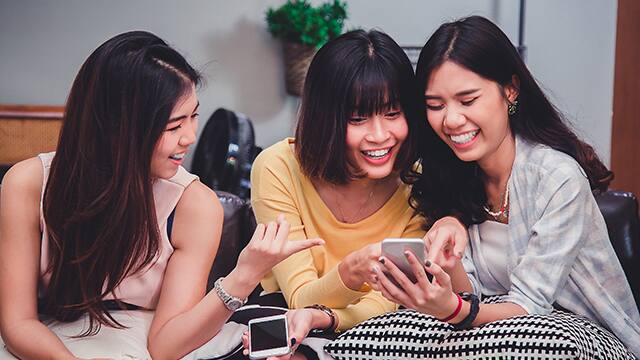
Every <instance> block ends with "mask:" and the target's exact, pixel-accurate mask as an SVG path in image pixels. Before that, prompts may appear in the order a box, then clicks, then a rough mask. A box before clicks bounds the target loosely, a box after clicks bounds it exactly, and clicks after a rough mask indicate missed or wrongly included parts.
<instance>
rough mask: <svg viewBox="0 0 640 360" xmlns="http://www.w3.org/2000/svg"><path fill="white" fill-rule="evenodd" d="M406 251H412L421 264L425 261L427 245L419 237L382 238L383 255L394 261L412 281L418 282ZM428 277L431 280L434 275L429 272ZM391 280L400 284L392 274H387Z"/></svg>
mask: <svg viewBox="0 0 640 360" xmlns="http://www.w3.org/2000/svg"><path fill="white" fill-rule="evenodd" d="M405 251H411V252H412V253H413V254H414V255H415V256H416V258H417V259H418V261H419V262H420V263H421V264H424V262H425V246H424V241H423V240H422V239H418V238H389V239H384V240H382V256H384V257H385V258H387V259H388V260H390V261H391V262H393V264H394V265H396V266H397V267H398V269H400V270H401V271H402V272H403V273H404V274H405V275H406V276H407V278H409V280H411V281H412V282H414V283H415V282H417V281H418V280H417V279H416V276H415V275H414V273H413V269H412V268H411V265H410V264H409V261H408V260H407V257H406V256H405V255H404V252H405ZM426 274H427V278H428V279H429V281H431V278H432V277H433V275H431V274H429V273H428V272H427V273H426ZM386 275H387V277H388V278H389V280H391V281H392V282H393V283H394V284H395V285H398V284H397V283H396V281H395V279H394V278H393V276H391V274H386Z"/></svg>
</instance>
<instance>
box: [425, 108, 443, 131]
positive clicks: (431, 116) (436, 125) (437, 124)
mask: <svg viewBox="0 0 640 360" xmlns="http://www.w3.org/2000/svg"><path fill="white" fill-rule="evenodd" d="M427 122H428V123H429V126H431V128H432V129H433V130H434V131H435V132H436V133H438V134H440V133H441V132H442V119H441V118H440V116H438V113H437V112H433V111H427Z"/></svg>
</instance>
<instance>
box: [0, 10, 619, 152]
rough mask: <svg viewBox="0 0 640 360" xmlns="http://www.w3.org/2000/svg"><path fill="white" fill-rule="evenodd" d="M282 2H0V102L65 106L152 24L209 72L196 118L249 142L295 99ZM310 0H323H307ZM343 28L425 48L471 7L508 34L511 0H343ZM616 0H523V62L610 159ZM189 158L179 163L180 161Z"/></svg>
mask: <svg viewBox="0 0 640 360" xmlns="http://www.w3.org/2000/svg"><path fill="white" fill-rule="evenodd" d="M283 2H284V1H283V0H237V1H221V0H185V1H181V2H178V1H169V0H135V1H126V0H110V1H104V0H102V1H101V0H61V1H48V0H0V103H22V104H54V105H55V104H63V103H64V101H65V98H66V96H67V93H68V91H69V88H70V85H71V82H72V81H73V78H74V76H75V73H76V72H77V70H78V68H79V67H80V65H81V64H82V62H83V61H84V59H85V58H86V57H87V56H88V55H89V53H90V52H91V51H92V50H93V49H94V48H95V47H97V46H98V45H99V44H100V43H102V42H103V41H104V40H106V39H107V38H109V37H111V36H113V35H115V34H117V33H120V32H123V31H127V30H132V29H145V30H149V31H152V32H154V33H156V34H158V35H159V36H161V37H162V38H164V39H165V40H167V41H168V42H169V43H171V44H172V45H174V46H175V47H176V48H177V49H178V50H179V51H181V52H182V53H183V54H184V55H185V56H186V57H187V59H188V60H190V61H191V62H192V63H193V64H195V65H196V66H197V67H198V68H199V69H200V70H202V71H203V73H204V75H205V76H206V78H207V84H206V86H205V87H204V88H203V89H201V91H200V93H199V96H200V102H201V104H202V105H201V114H202V116H201V117H202V124H201V127H202V126H204V122H205V121H206V119H207V118H208V116H209V115H210V114H211V113H212V112H213V111H214V110H215V109H216V108H218V107H226V108H229V109H233V110H236V111H240V112H243V113H245V114H247V115H248V116H249V117H250V118H251V119H252V120H253V122H254V125H255V128H256V138H257V143H258V145H261V146H268V145H270V144H272V143H274V142H275V141H277V140H279V139H281V138H282V137H284V136H288V135H290V134H291V131H292V128H293V126H294V122H295V113H296V110H297V107H298V99H297V98H295V97H292V96H289V95H287V94H286V93H285V90H284V83H283V80H282V77H283V68H282V61H281V53H280V44H279V42H278V41H276V40H274V39H273V38H271V36H270V35H269V34H268V33H267V31H266V26H265V22H264V13H265V11H266V9H267V8H268V7H269V6H276V5H279V4H281V3H283ZM313 2H314V3H320V2H322V1H321V0H313ZM347 2H348V6H349V9H348V11H349V15H350V19H349V21H348V22H347V27H348V28H356V27H363V28H371V27H376V28H379V29H381V30H383V31H386V32H388V33H389V34H390V35H391V36H392V37H394V38H395V39H396V41H398V43H400V44H401V45H419V46H421V45H423V44H424V42H425V41H426V39H427V38H428V36H429V35H430V34H431V33H432V32H433V31H434V30H435V29H436V28H437V26H438V25H439V24H440V23H442V22H443V21H447V20H452V19H454V18H457V17H460V16H465V15H471V14H479V15H484V16H487V17H489V18H491V19H493V20H494V21H496V22H497V23H498V24H499V25H500V26H501V27H502V28H503V30H504V31H505V32H506V33H507V34H508V35H509V37H510V38H511V39H512V41H514V42H515V41H517V28H518V9H519V7H518V3H519V2H518V1H515V0H502V1H501V0H467V1H464V0H449V1H444V0H442V1H435V0H430V1H426V0H397V1H383V0H347ZM616 7H617V2H616V1H600V0H564V1H555V0H536V1H531V0H530V1H528V3H527V13H526V14H527V18H526V33H525V43H526V45H527V46H528V58H527V63H528V65H529V67H530V68H531V70H532V72H533V73H534V75H535V76H536V77H537V78H538V79H539V80H540V81H541V82H542V84H543V85H544V86H545V88H546V89H548V90H549V91H550V93H551V95H552V99H553V100H554V101H555V102H556V104H557V105H558V106H559V107H560V108H561V110H563V111H565V112H566V113H567V114H568V115H569V117H570V119H572V120H573V122H574V125H575V127H576V128H577V129H578V131H579V132H580V133H581V134H582V135H584V136H585V137H586V138H587V139H588V140H589V141H591V142H592V143H593V144H594V145H595V147H596V149H597V151H598V152H599V154H600V155H601V156H602V157H603V160H605V161H607V162H608V160H609V156H610V143H611V109H612V94H613V66H614V50H615V24H616ZM189 159H190V158H188V160H187V161H189Z"/></svg>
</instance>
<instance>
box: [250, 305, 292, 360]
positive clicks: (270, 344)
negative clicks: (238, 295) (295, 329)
mask: <svg viewBox="0 0 640 360" xmlns="http://www.w3.org/2000/svg"><path fill="white" fill-rule="evenodd" d="M290 352H291V347H290V344H289V326H288V322H287V316H286V315H284V314H282V315H274V316H267V317H262V318H257V319H252V320H250V321H249V358H250V359H264V358H267V357H269V356H281V355H286V354H288V353H290Z"/></svg>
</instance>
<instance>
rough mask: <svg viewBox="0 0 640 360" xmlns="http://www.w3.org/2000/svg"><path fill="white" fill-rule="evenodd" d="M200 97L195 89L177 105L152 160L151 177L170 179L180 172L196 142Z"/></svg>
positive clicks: (157, 144)
mask: <svg viewBox="0 0 640 360" xmlns="http://www.w3.org/2000/svg"><path fill="white" fill-rule="evenodd" d="M198 105H199V103H198V97H197V96H196V90H195V87H192V88H191V90H190V91H189V92H188V93H187V94H186V95H185V96H183V97H182V98H181V99H180V100H178V102H177V103H176V105H175V107H174V108H173V111H171V115H170V116H169V121H167V125H166V126H165V130H164V131H163V133H162V135H161V136H160V139H159V140H158V142H157V143H156V147H155V149H154V151H153V155H152V158H151V176H152V177H154V178H161V179H169V178H171V177H173V176H174V175H175V174H176V172H177V171H178V166H180V165H181V164H182V162H183V161H184V156H185V155H186V153H187V150H188V149H189V146H190V145H191V144H193V143H194V142H195V141H196V131H197V130H198V113H197V111H198Z"/></svg>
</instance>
